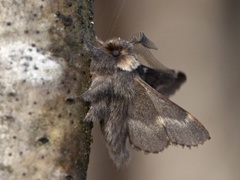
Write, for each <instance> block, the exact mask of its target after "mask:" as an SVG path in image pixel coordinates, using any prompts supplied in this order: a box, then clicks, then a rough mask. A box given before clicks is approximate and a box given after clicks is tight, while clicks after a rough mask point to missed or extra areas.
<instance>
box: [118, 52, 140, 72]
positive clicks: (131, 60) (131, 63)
mask: <svg viewBox="0 0 240 180" xmlns="http://www.w3.org/2000/svg"><path fill="white" fill-rule="evenodd" d="M138 66H140V63H139V62H138V61H137V59H136V57H135V56H134V55H127V56H124V57H123V58H121V59H119V61H118V63H117V67H118V68H120V69H121V70H124V71H134V70H135V69H137V68H138Z"/></svg>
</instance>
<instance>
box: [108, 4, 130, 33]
mask: <svg viewBox="0 0 240 180" xmlns="http://www.w3.org/2000/svg"><path fill="white" fill-rule="evenodd" d="M121 2H122V3H121V6H120V8H119V11H118V14H117V16H116V18H115V21H114V23H113V25H112V28H111V31H110V32H109V34H108V38H110V37H111V36H112V33H113V30H114V29H115V28H116V25H117V22H118V19H119V17H120V15H121V13H122V10H123V7H124V5H125V3H126V0H123V1H121Z"/></svg>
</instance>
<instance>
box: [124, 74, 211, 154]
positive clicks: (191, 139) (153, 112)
mask: <svg viewBox="0 0 240 180" xmlns="http://www.w3.org/2000/svg"><path fill="white" fill-rule="evenodd" d="M134 80H135V83H136V99H137V100H138V101H139V102H137V101H135V102H134V104H133V106H134V108H133V109H134V112H133V117H132V118H131V119H132V120H131V121H132V122H135V123H129V124H128V125H129V138H130V142H131V143H132V144H133V145H135V146H137V147H139V148H140V149H143V150H144V151H149V152H152V151H153V150H158V151H161V150H163V148H164V146H167V145H168V144H169V143H171V144H179V145H185V146H197V145H198V144H202V143H204V142H205V141H206V140H207V139H210V136H209V133H208V131H207V130H206V129H205V127H204V126H203V125H202V124H201V123H200V122H199V121H198V120H197V119H196V118H194V117H193V116H192V115H190V114H189V113H188V112H186V111H185V110H184V109H182V108H181V107H179V106H178V105H176V104H175V103H173V102H172V101H170V100H169V99H167V98H165V97H164V96H162V95H161V94H159V93H158V92H157V91H155V90H154V89H153V88H152V87H150V86H149V85H148V84H146V83H145V82H144V81H143V80H142V79H141V78H140V77H137V76H136V77H135V78H134ZM143 89H144V91H143ZM143 93H144V94H143ZM145 102H146V103H147V104H146V103H145ZM141 116H143V117H141ZM131 121H130V122H131ZM134 124H140V125H141V128H138V126H139V125H138V126H136V125H135V126H133V125H134ZM144 125H145V127H144ZM139 127H140V126H139ZM143 129H144V131H143ZM131 131H133V132H131ZM144 135H146V136H148V137H145V138H144V137H143V136H144ZM139 138H143V140H141V139H139ZM152 139H153V140H152ZM168 141H169V142H168Z"/></svg>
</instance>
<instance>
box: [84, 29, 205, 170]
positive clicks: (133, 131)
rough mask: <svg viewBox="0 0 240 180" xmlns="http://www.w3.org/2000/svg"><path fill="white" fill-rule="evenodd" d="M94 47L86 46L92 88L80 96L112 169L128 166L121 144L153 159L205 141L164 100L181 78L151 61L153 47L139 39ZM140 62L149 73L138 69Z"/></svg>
mask: <svg viewBox="0 0 240 180" xmlns="http://www.w3.org/2000/svg"><path fill="white" fill-rule="evenodd" d="M98 42H99V46H98V47H95V46H93V45H91V44H87V49H88V50H89V51H90V53H91V54H92V61H91V67H90V71H91V75H92V83H91V86H90V87H89V89H88V90H87V91H86V92H85V93H83V94H82V96H81V97H82V98H83V100H84V101H86V102H90V103H91V106H90V110H89V111H88V113H87V115H86V117H85V119H84V120H85V121H86V122H94V121H97V122H99V123H100V127H101V131H102V133H103V136H104V139H105V142H106V145H107V147H108V150H109V153H110V156H111V158H112V159H113V161H114V162H115V164H116V165H117V166H118V167H119V166H121V165H123V164H126V163H127V162H128V161H129V158H130V154H129V150H128V145H127V141H129V143H130V144H131V145H132V146H133V147H134V149H138V150H143V151H145V152H147V153H157V152H160V151H163V150H164V149H165V148H166V147H167V146H168V145H171V144H175V145H182V146H187V147H191V146H197V145H198V144H202V143H204V142H205V141H206V140H208V139H210V136H209V133H208V131H207V130H206V129H205V127H204V126H203V125H202V124H201V123H200V122H199V121H198V120H197V119H196V118H195V117H193V116H192V115H191V114H190V113H188V112H187V111H185V110H184V109H183V108H181V107H179V106H178V105H176V104H175V103H173V102H172V101H170V100H169V99H168V97H169V96H170V95H172V94H173V93H174V92H175V91H176V90H177V89H178V88H179V87H180V86H181V84H182V83H183V82H184V81H185V80H186V76H185V75H184V73H182V72H179V73H176V72H175V71H173V70H170V69H168V68H166V67H165V66H164V65H162V64H161V63H160V62H159V61H158V60H157V59H155V58H154V56H153V55H152V54H151V52H150V51H149V49H156V46H155V45H154V44H153V42H151V41H150V40H149V39H148V38H147V37H146V36H145V35H144V34H143V33H138V34H135V35H133V36H132V38H131V39H130V40H129V41H126V40H122V39H120V38H116V39H110V40H108V41H106V42H102V41H100V40H98ZM140 56H142V57H143V58H144V59H145V60H146V61H147V63H148V65H149V66H150V67H151V68H150V67H147V66H144V65H142V64H140V62H139V57H140Z"/></svg>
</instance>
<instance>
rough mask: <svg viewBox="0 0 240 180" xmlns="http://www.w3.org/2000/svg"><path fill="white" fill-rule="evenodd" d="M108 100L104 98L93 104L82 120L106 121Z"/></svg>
mask: <svg viewBox="0 0 240 180" xmlns="http://www.w3.org/2000/svg"><path fill="white" fill-rule="evenodd" d="M108 104H109V103H108V99H107V98H104V99H102V100H101V101H99V102H96V103H93V104H92V105H91V107H90V109H89V111H88V113H87V115H86V116H85V118H84V121H85V122H93V121H101V120H104V119H106V117H107V114H109V112H108V111H109V108H108Z"/></svg>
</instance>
